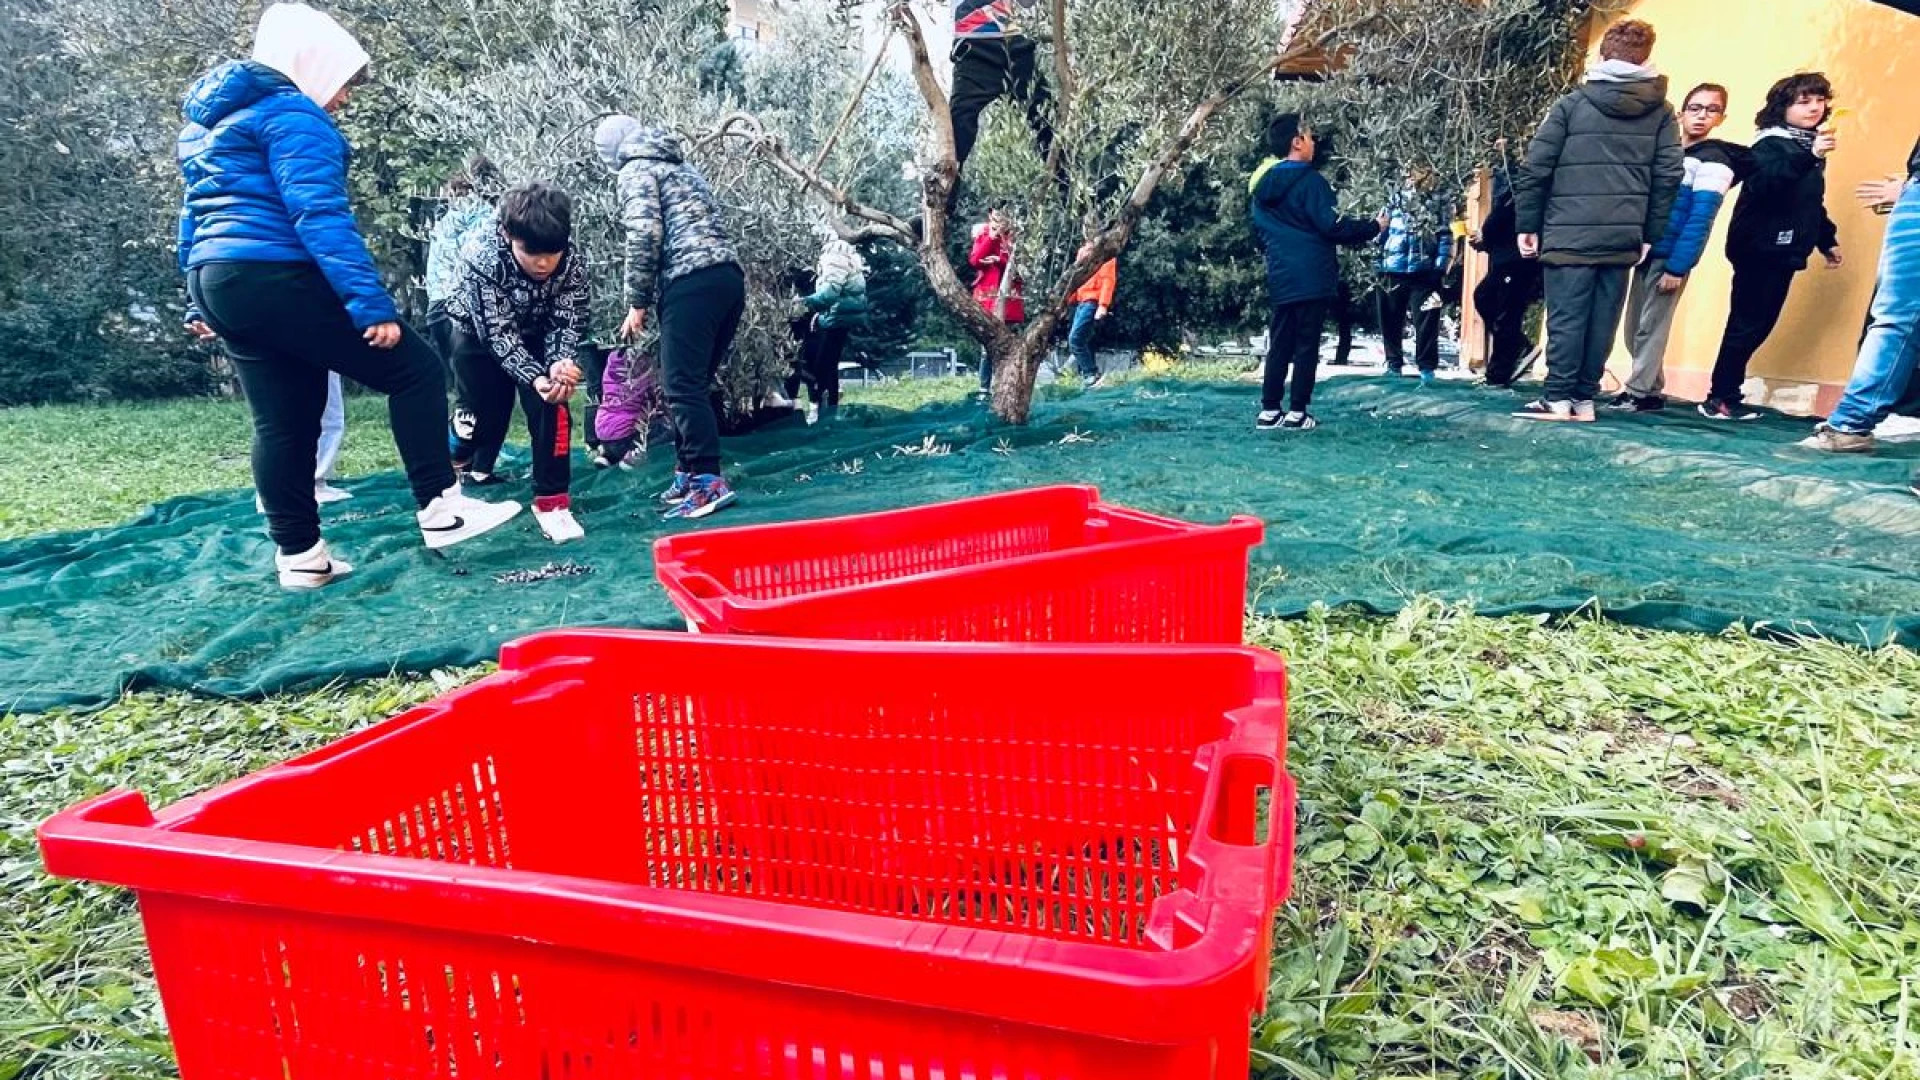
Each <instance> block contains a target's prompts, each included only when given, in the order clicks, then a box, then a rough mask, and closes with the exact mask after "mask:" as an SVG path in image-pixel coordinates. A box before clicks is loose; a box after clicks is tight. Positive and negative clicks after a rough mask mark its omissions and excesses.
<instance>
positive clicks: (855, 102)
mask: <svg viewBox="0 0 1920 1080" xmlns="http://www.w3.org/2000/svg"><path fill="white" fill-rule="evenodd" d="M893 29H894V28H893V24H892V23H888V24H887V33H886V35H885V36H884V37H882V38H881V39H880V48H879V51H877V52H875V53H874V54H873V63H871V64H868V65H867V73H866V75H864V76H862V77H861V79H860V85H859V86H858V87H857V88H855V90H854V91H853V97H852V98H850V99H848V101H847V107H846V109H845V110H844V111H842V112H841V113H840V119H839V120H837V121H835V122H834V125H833V130H832V131H829V132H828V133H827V141H825V142H823V143H821V144H820V152H819V153H817V154H815V155H814V156H813V167H814V168H815V169H816V170H818V169H821V168H824V167H825V166H826V164H827V158H829V157H831V156H832V154H833V148H834V145H835V144H836V143H838V142H839V141H840V136H841V134H842V133H843V132H845V131H846V130H847V121H849V120H852V119H853V114H854V112H855V111H856V110H858V109H859V108H860V102H861V101H862V100H863V99H865V98H866V96H867V87H869V86H871V85H873V76H874V73H875V72H877V71H879V70H880V65H881V64H882V63H883V62H884V61H885V60H886V59H887V48H888V47H889V46H891V45H892V44H893Z"/></svg>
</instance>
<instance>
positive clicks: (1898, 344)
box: [1827, 183, 1920, 435]
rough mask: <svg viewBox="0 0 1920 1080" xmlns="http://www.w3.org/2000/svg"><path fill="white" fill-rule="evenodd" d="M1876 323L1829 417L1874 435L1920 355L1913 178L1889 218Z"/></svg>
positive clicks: (1919, 261) (1917, 196)
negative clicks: (1917, 332)
mask: <svg viewBox="0 0 1920 1080" xmlns="http://www.w3.org/2000/svg"><path fill="white" fill-rule="evenodd" d="M1877 288H1878V292H1877V293H1876V294H1875V296H1874V298H1873V325H1872V326H1870V327H1868V329H1867V339H1866V340H1865V341H1863V342H1861V343H1860V358H1859V359H1858V360H1857V361H1855V363H1854V365H1853V378H1852V379H1851V380H1850V381H1849V382H1848V383H1847V392H1846V394H1845V395H1843V396H1842V397H1841V398H1840V404H1839V405H1837V406H1835V407H1834V410H1833V415H1832V416H1829V417H1827V423H1828V425H1830V426H1831V427H1832V428H1833V429H1834V430H1836V431H1844V432H1846V433H1848V434H1850V435H1870V434H1872V433H1873V429H1874V428H1876V427H1879V426H1880V421H1882V420H1885V419H1886V418H1887V414H1888V413H1890V412H1892V411H1893V407H1894V405H1895V404H1897V403H1898V402H1899V400H1900V395H1901V393H1902V392H1903V391H1905V390H1906V388H1907V380H1908V379H1910V378H1911V377H1912V376H1913V369H1914V364H1915V362H1916V361H1920V337H1916V336H1915V327H1916V324H1920V183H1910V184H1908V185H1907V186H1906V188H1905V189H1904V190H1902V191H1901V192H1900V201H1899V202H1897V203H1895V204H1894V207H1893V217H1892V218H1891V219H1889V220H1888V221H1887V242H1886V246H1885V247H1883V248H1882V249H1881V251H1880V281H1879V284H1878V286H1877Z"/></svg>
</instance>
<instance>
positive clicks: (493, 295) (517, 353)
mask: <svg viewBox="0 0 1920 1080" xmlns="http://www.w3.org/2000/svg"><path fill="white" fill-rule="evenodd" d="M461 256H462V257H461V261H460V276H459V280H458V282H457V283H456V284H455V286H454V290H453V294H452V295H451V296H449V297H447V315H448V317H450V318H452V319H454V320H456V321H457V322H459V323H461V324H463V325H464V326H465V327H466V328H467V329H469V330H471V331H472V333H473V334H474V336H476V337H478V338H479V339H480V340H482V341H484V342H486V343H487V348H489V349H491V350H492V351H493V357H494V359H495V360H498V361H499V362H500V368H501V370H503V371H505V372H506V373H507V374H508V375H511V376H512V377H513V378H514V380H515V381H516V382H520V383H523V384H525V385H527V386H532V385H533V382H534V380H535V379H538V378H540V377H542V376H544V375H546V374H547V370H548V368H549V367H550V366H552V365H553V364H554V363H556V362H558V361H560V360H571V359H573V356H574V352H575V350H577V349H578V348H579V347H580V342H581V340H582V339H583V338H584V337H585V336H586V332H587V326H588V321H589V320H590V319H591V317H592V299H593V287H592V280H591V275H590V274H589V273H588V267H587V260H585V259H583V258H581V257H580V253H579V252H577V251H575V250H573V248H572V247H569V248H568V249H567V252H566V254H565V255H564V256H562V257H561V259H560V265H559V266H558V267H556V268H555V269H554V271H553V274H552V276H550V277H548V278H547V280H545V281H535V280H534V279H533V278H531V277H528V276H527V272H526V271H524V270H522V269H520V263H519V262H518V261H517V260H515V259H514V257H513V248H512V247H510V246H508V243H507V240H506V238H505V237H504V236H500V235H498V234H495V236H494V237H493V238H492V239H491V241H490V242H489V241H481V242H477V243H473V244H469V245H468V246H467V248H466V249H465V250H464V251H463V252H462V253H461ZM536 343H537V344H538V346H539V351H538V355H535V345H536Z"/></svg>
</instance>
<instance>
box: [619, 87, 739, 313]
mask: <svg viewBox="0 0 1920 1080" xmlns="http://www.w3.org/2000/svg"><path fill="white" fill-rule="evenodd" d="M593 141H594V145H595V146H596V147H597V148H598V149H599V151H600V158H601V160H602V161H605V162H606V163H607V167H608V168H610V169H613V170H614V171H615V172H616V173H617V174H618V175H619V180H618V183H617V192H618V194H619V197H620V224H621V225H622V227H624V228H625V229H626V233H627V275H626V294H627V297H626V299H627V306H628V307H635V308H651V307H654V306H655V305H657V304H658V303H659V300H660V290H661V289H662V288H663V287H664V286H665V285H667V284H668V283H669V282H672V281H675V280H678V279H679V278H683V277H686V276H687V275H688V274H691V273H694V272H695V271H699V270H705V269H707V268H709V267H714V266H726V265H730V264H735V265H737V264H738V263H739V257H738V256H737V255H736V254H735V253H734V249H733V244H732V242H731V241H729V240H728V239H727V221H726V214H725V211H723V210H722V209H721V207H720V203H719V201H718V200H717V199H715V198H714V196H713V189H712V188H711V187H709V186H708V185H707V178H706V177H704V176H702V175H700V170H698V169H696V168H694V167H693V166H692V165H689V164H687V161H686V155H685V152H684V151H683V150H682V148H681V145H680V140H679V139H678V138H676V137H675V136H674V135H673V134H672V133H671V132H668V131H665V130H663V129H661V128H650V127H646V126H644V125H643V124H641V123H640V122H639V121H638V120H635V119H634V118H633V117H631V116H612V117H608V118H607V119H606V120H603V121H601V123H600V127H599V128H598V130H596V131H595V132H594V136H593Z"/></svg>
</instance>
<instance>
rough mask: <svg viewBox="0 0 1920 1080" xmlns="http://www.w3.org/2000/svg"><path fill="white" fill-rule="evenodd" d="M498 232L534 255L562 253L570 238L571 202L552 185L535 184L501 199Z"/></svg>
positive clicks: (565, 194) (536, 182)
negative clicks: (504, 234)
mask: <svg viewBox="0 0 1920 1080" xmlns="http://www.w3.org/2000/svg"><path fill="white" fill-rule="evenodd" d="M499 215H500V231H501V232H504V233H506V234H507V239H509V240H518V241H520V246H521V247H524V248H526V249H527V250H528V251H529V252H531V253H533V254H535V255H551V254H553V253H554V252H556V251H565V250H566V248H567V241H568V240H569V239H570V238H572V236H573V199H572V198H571V197H569V196H568V195H567V193H566V192H564V191H561V190H560V189H559V188H557V187H554V186H553V185H552V184H547V183H541V182H540V181H537V180H536V181H534V182H533V183H531V184H521V185H520V186H519V187H516V188H514V189H513V190H511V191H509V192H507V193H506V194H505V195H503V196H501V197H500V209H499Z"/></svg>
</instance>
